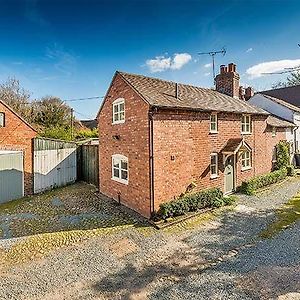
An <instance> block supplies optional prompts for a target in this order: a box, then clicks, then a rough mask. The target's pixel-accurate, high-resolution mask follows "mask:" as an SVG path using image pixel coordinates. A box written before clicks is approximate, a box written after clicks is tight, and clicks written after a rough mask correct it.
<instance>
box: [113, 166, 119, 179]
mask: <svg viewBox="0 0 300 300" xmlns="http://www.w3.org/2000/svg"><path fill="white" fill-rule="evenodd" d="M114 177H117V178H120V170H119V169H116V168H114Z"/></svg>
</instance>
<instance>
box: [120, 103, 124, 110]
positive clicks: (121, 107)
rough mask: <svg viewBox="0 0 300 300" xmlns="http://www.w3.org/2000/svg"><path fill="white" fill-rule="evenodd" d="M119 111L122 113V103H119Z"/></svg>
mask: <svg viewBox="0 0 300 300" xmlns="http://www.w3.org/2000/svg"><path fill="white" fill-rule="evenodd" d="M119 109H120V110H119V111H124V103H120V104H119Z"/></svg>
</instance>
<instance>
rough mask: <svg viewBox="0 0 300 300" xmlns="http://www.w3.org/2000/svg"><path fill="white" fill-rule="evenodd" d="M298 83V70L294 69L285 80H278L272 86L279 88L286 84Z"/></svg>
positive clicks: (286, 85) (299, 72) (299, 80)
mask: <svg viewBox="0 0 300 300" xmlns="http://www.w3.org/2000/svg"><path fill="white" fill-rule="evenodd" d="M295 85H300V71H296V72H293V73H291V74H290V75H289V76H288V77H287V78H286V80H285V81H280V82H278V83H276V84H274V85H272V87H273V88H281V87H288V86H295Z"/></svg>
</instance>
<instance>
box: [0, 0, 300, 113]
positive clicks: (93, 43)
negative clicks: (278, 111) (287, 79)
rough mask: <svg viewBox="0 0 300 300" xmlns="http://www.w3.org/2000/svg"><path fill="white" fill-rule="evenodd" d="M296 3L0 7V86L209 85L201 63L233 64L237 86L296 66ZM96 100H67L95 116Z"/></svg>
mask: <svg viewBox="0 0 300 300" xmlns="http://www.w3.org/2000/svg"><path fill="white" fill-rule="evenodd" d="M299 28H300V1H289V0H287V1H250V0H249V1H241V0H240V1H229V0H227V1H217V0H215V1H183V0H181V1H177V0H173V1H171V0H160V1H150V0H140V1H126V0H123V1H114V0H112V1H108V0H107V1H100V0H98V1H96V0H94V1H91V0H89V1H87V0H86V1H79V0H73V1H71V0H69V1H63V0H61V1H58V0H51V1H48V0H40V1H38V0H36V1H35V0H28V1H25V0H23V1H17V0H0V36H1V46H0V82H3V81H5V80H6V79H7V78H8V77H9V76H13V77H16V78H17V79H19V80H20V82H21V84H22V86H23V87H24V88H26V89H27V90H29V91H31V92H32V97H33V98H35V97H41V96H44V95H55V96H59V97H61V98H62V99H72V98H82V97H92V96H102V95H104V94H105V92H106V90H107V88H108V85H109V83H110V81H111V78H112V76H113V74H114V72H115V71H116V70H122V71H127V72H133V73H138V74H145V75H150V76H154V77H160V78H163V79H169V80H174V81H178V82H183V83H190V84H195V85H198V86H203V87H211V86H212V84H213V82H212V75H211V72H212V70H211V66H210V63H211V59H210V57H209V56H199V55H197V53H198V52H206V51H210V50H218V49H221V48H222V47H226V49H227V54H226V55H225V56H224V57H223V56H217V57H216V64H217V66H219V65H220V64H227V63H229V62H234V63H236V64H237V66H238V72H239V73H240V75H241V83H243V84H245V85H252V86H254V88H256V89H257V90H262V89H267V88H269V87H270V86H271V84H272V83H274V82H277V81H278V80H280V79H281V78H282V76H280V75H272V76H261V73H262V72H273V71H280V70H282V69H284V68H285V67H292V66H298V65H300V48H299V47H298V46H297V44H298V43H300V35H299ZM100 102H101V100H99V99H95V100H86V101H77V102H70V103H69V104H70V105H72V106H73V108H74V109H75V111H77V112H79V113H81V115H79V114H77V116H78V117H79V118H82V119H87V118H89V117H95V115H96V113H97V110H98V108H99V105H100Z"/></svg>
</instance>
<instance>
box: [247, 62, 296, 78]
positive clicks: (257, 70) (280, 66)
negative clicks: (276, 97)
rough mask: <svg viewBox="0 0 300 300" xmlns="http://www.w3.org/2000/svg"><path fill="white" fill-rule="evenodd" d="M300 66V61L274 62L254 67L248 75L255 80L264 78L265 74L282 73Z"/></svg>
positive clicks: (248, 71)
mask: <svg viewBox="0 0 300 300" xmlns="http://www.w3.org/2000/svg"><path fill="white" fill-rule="evenodd" d="M298 66H300V59H283V60H274V61H267V62H263V63H260V64H257V65H254V66H252V67H250V68H248V69H247V71H246V73H247V74H248V75H249V79H253V78H258V77H261V76H264V73H274V72H280V71H283V70H284V69H286V68H294V67H298Z"/></svg>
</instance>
